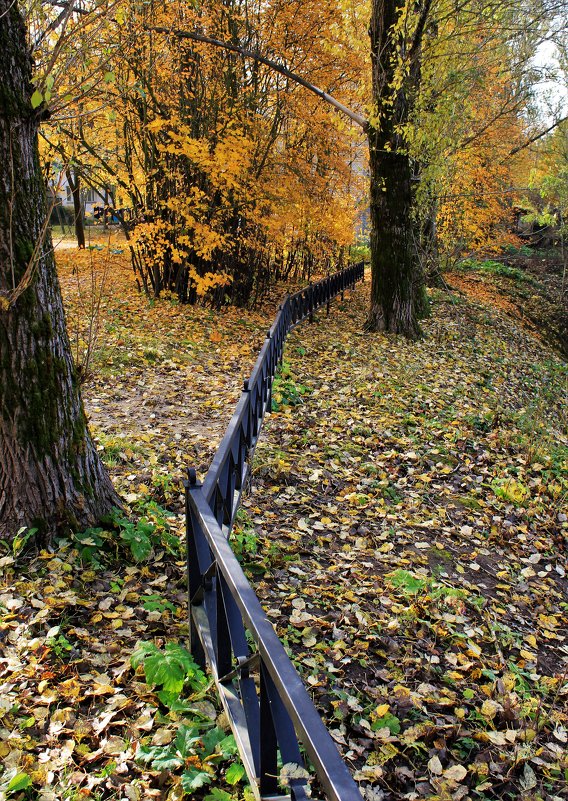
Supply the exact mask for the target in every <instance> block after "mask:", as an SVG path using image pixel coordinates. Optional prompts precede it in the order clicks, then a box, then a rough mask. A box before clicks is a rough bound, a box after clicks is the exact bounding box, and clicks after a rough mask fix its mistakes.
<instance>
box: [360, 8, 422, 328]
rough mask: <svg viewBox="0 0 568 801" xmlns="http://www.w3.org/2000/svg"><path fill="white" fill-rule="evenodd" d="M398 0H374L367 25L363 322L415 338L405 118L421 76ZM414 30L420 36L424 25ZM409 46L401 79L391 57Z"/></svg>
mask: <svg viewBox="0 0 568 801" xmlns="http://www.w3.org/2000/svg"><path fill="white" fill-rule="evenodd" d="M426 2H428V0H426ZM404 7H405V4H404V2H403V0H373V3H372V14H371V24H370V27H369V35H370V37H371V59H372V68H373V102H374V111H373V116H372V118H371V122H370V124H369V130H368V134H369V157H370V172H371V189H370V216H371V274H372V278H371V308H370V311H369V317H368V319H367V324H366V328H367V330H370V331H391V332H393V333H397V334H404V336H407V337H410V338H412V339H414V338H416V337H417V336H418V335H419V334H420V326H419V324H418V318H419V316H420V315H421V314H422V313H423V311H424V280H423V277H422V271H421V267H420V261H419V258H418V253H417V249H416V247H415V243H414V238H413V220H412V186H411V164H410V157H409V155H408V147H407V144H406V142H405V138H404V127H403V126H405V125H406V124H407V123H408V121H409V114H410V104H411V98H412V96H413V93H414V92H415V91H416V89H417V82H418V80H419V69H418V64H419V61H418V55H419V48H418V47H416V44H417V43H419V39H418V42H417V40H415V43H413V44H412V46H410V45H409V46H408V48H407V47H405V46H404V44H405V43H402V41H401V37H402V36H404V32H398V33H395V32H394V30H393V26H395V24H396V23H397V21H398V18H399V15H400V13H401V12H402V10H403V8H404ZM417 31H418V35H419V37H421V35H422V30H421V29H419V28H418V29H417ZM413 48H415V49H416V52H415V53H412V59H411V64H410V68H409V69H408V71H406V70H405V71H404V73H403V75H404V77H403V78H402V81H400V78H399V76H397V75H396V68H397V65H398V63H399V61H400V59H402V58H405V59H406V58H408V55H407V53H408V51H409V50H412V49H413ZM403 54H404V55H403ZM399 83H401V84H402V85H400V86H399Z"/></svg>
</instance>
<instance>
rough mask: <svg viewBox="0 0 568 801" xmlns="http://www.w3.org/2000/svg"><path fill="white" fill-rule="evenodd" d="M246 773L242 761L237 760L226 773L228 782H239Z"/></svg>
mask: <svg viewBox="0 0 568 801" xmlns="http://www.w3.org/2000/svg"><path fill="white" fill-rule="evenodd" d="M244 775H245V769H244V767H243V766H242V765H241V763H240V762H235V763H234V764H233V765H231V767H230V768H229V769H228V770H227V772H226V773H225V781H226V782H227V784H237V782H240V780H241V779H242V778H243V776H244Z"/></svg>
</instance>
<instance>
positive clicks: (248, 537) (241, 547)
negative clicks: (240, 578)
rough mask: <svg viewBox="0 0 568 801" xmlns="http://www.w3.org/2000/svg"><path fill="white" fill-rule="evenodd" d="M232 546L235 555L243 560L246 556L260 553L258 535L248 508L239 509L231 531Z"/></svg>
mask: <svg viewBox="0 0 568 801" xmlns="http://www.w3.org/2000/svg"><path fill="white" fill-rule="evenodd" d="M231 547H232V549H233V552H234V554H235V556H236V557H237V558H238V559H239V560H241V561H243V559H244V558H245V557H246V556H254V554H256V553H258V537H257V534H256V530H255V528H254V524H253V522H252V520H251V519H250V517H249V515H248V514H247V512H246V510H244V509H239V511H238V512H237V517H236V520H235V525H234V528H233V530H232V532H231Z"/></svg>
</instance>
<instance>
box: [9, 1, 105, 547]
mask: <svg viewBox="0 0 568 801" xmlns="http://www.w3.org/2000/svg"><path fill="white" fill-rule="evenodd" d="M31 74H32V63H31V58H30V55H29V52H28V48H27V42H26V32H25V28H24V25H23V21H22V18H21V16H20V13H19V10H18V7H17V5H16V4H15V3H14V2H12V0H0V75H2V81H1V82H0V164H2V171H1V173H0V537H3V538H7V539H8V540H11V539H13V537H14V536H15V534H16V533H17V532H18V529H19V528H20V527H22V526H27V527H36V528H37V529H38V531H39V533H40V534H42V535H44V536H49V535H50V534H52V533H54V532H55V531H57V530H61V529H62V528H64V527H67V526H72V527H85V526H88V525H91V524H93V523H94V522H96V521H97V520H99V519H100V518H101V517H102V516H103V515H105V514H107V513H108V512H109V511H110V510H111V508H112V507H113V506H114V505H118V504H119V499H118V497H117V495H116V494H115V491H114V489H113V486H112V484H111V482H110V479H109V478H108V476H107V474H106V472H105V470H104V467H103V465H102V464H101V462H100V459H99V457H98V455H97V452H96V449H95V447H94V445H93V442H92V440H91V438H90V436H89V433H88V430H87V426H86V419H85V413H84V410H83V404H82V401H81V397H80V393H79V386H78V381H77V376H76V373H75V369H74V366H73V362H72V357H71V351H70V347H69V340H68V338H67V333H66V329H65V318H64V312H63V304H62V300H61V293H60V289H59V283H58V280H57V275H56V271H55V262H54V258H53V249H52V244H51V237H50V236H49V234H48V235H47V236H45V235H44V234H45V229H46V227H45V216H46V212H47V209H46V197H45V187H44V185H43V181H42V177H41V171H40V165H39V157H38V148H37V133H38V125H39V117H40V114H41V107H40V109H37V110H35V111H34V110H32V107H31V104H30V96H31V94H32V91H33V88H32V86H31V84H30V79H31ZM42 237H43V243H42V244H41V245H40V246H39V247H38V246H37V243H38V242H39V243H41V242H42Z"/></svg>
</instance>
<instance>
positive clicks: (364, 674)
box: [0, 251, 568, 801]
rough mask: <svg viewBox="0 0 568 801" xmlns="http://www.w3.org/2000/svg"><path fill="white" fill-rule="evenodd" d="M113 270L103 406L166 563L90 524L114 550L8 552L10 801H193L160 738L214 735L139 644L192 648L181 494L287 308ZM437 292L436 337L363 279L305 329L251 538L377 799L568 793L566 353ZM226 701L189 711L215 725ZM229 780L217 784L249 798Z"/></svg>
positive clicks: (101, 439)
mask: <svg viewBox="0 0 568 801" xmlns="http://www.w3.org/2000/svg"><path fill="white" fill-rule="evenodd" d="M96 255H98V254H96ZM115 255H116V258H115V259H114V260H113V262H112V264H111V265H110V267H111V269H109V276H108V277H107V281H106V284H105V287H104V292H103V293H102V302H101V312H100V314H99V319H98V324H99V325H100V329H101V331H102V333H103V336H99V338H98V340H97V341H96V342H95V343H94V347H93V352H94V355H93V374H94V378H93V379H92V380H91V381H90V382H89V383H87V384H86V386H85V397H86V406H87V409H88V413H89V415H90V418H91V426H92V429H93V431H94V434H95V437H96V438H97V441H98V446H99V449H100V450H101V453H102V455H103V458H104V459H105V461H106V462H107V465H108V466H109V469H110V470H111V473H112V475H113V479H114V480H115V482H116V484H117V487H118V488H119V490H120V492H121V493H122V495H123V497H125V499H126V503H127V505H128V507H129V508H130V509H131V513H132V519H135V520H136V519H139V518H141V517H142V518H143V519H145V520H148V521H150V523H149V524H148V525H151V526H154V528H153V529H152V528H149V529H148V531H153V532H154V534H153V539H152V540H151V541H150V547H151V551H150V558H149V559H146V560H144V561H140V562H136V561H135V560H134V559H132V558H131V559H130V561H126V560H125V559H124V552H123V551H121V552H120V554H119V555H120V557H121V559H122V560H123V561H122V562H121V563H119V562H116V561H114V562H113V561H109V562H105V561H102V560H101V562H100V563H98V562H97V560H96V559H95V560H94V561H91V562H89V559H92V557H93V554H94V553H95V554H96V552H97V548H98V546H97V539H96V538H97V537H99V538H102V540H103V541H104V545H105V547H108V545H109V542H110V541H111V539H112V537H113V536H116V534H113V533H110V532H104V530H103V531H100V532H98V533H97V532H93V533H89V532H87V533H86V536H82V538H78V539H75V540H74V539H69V540H65V541H62V542H60V543H58V544H57V545H56V546H55V547H54V548H52V549H46V550H43V551H41V552H39V553H36V554H32V555H27V556H26V555H19V554H14V555H10V554H8V555H3V556H2V562H1V569H2V572H3V580H2V585H1V589H0V610H1V613H2V616H1V622H0V638H1V641H2V652H1V656H0V682H1V683H2V700H1V702H0V716H1V720H0V756H1V758H2V761H3V763H4V771H5V772H4V774H3V777H4V778H5V777H6V776H10V777H11V778H10V781H11V786H10V789H9V790H8V795H9V797H16V798H17V797H21V798H24V797H28V796H27V795H26V794H27V793H29V792H30V788H31V787H33V788H34V792H35V791H37V793H36V795H35V796H34V797H37V798H39V799H41V801H51V800H52V799H55V798H63V797H66V798H67V797H99V798H128V799H139V798H152V797H155V798H172V799H174V798H179V797H181V795H183V792H184V789H183V786H182V785H181V784H180V778H179V775H178V776H176V775H174V774H175V771H174V774H172V773H171V772H170V771H164V770H156V769H152V764H153V763H152V761H151V757H152V758H154V757H153V755H154V753H155V752H154V751H153V750H152V749H158V750H159V748H160V746H162V747H163V749H166V751H167V749H170V751H171V749H172V748H173V745H172V743H175V742H177V740H176V737H177V738H178V739H179V738H180V737H181V739H184V738H185V739H184V742H185V741H187V742H189V741H190V739H191V741H192V742H193V740H195V739H196V738H195V737H193V738H189V734H191V731H189V734H188V733H187V732H188V730H187V727H186V723H187V721H185V722H184V718H183V714H182V713H180V715H179V716H178V717H177V718H176V715H175V714H173V716H172V714H171V713H170V714H169V715H168V714H166V713H165V710H164V707H163V706H160V703H159V701H158V699H157V689H158V688H152V687H151V686H150V685H149V684H148V683H147V681H145V680H144V676H143V675H141V672H140V670H141V668H139V669H138V671H134V670H133V668H132V666H131V657H132V654H133V653H134V652H135V650H136V643H137V642H139V641H143V642H145V643H147V644H150V643H151V644H153V647H158V648H160V647H161V646H163V645H164V644H165V643H171V642H176V641H178V642H181V643H183V642H184V639H185V637H186V636H187V622H186V611H185V609H186V595H185V578H184V562H183V559H182V558H181V555H180V552H179V551H176V547H177V546H175V544H172V543H173V542H174V540H177V541H178V542H179V541H180V540H181V539H182V537H183V519H182V516H181V506H180V486H179V480H180V478H181V477H182V476H183V472H184V470H185V468H186V467H187V466H189V465H195V466H197V467H198V469H199V471H201V472H202V473H203V472H204V471H205V470H206V468H207V466H208V464H209V462H210V459H211V456H212V453H213V450H214V448H215V446H216V444H217V442H218V441H219V440H220V438H221V436H222V434H223V431H224V427H225V425H226V423H227V422H228V420H229V418H230V415H231V413H232V409H233V404H234V401H235V400H236V398H237V397H238V393H239V390H240V383H241V380H242V378H243V377H244V376H246V375H247V374H248V372H249V371H250V366H251V365H252V363H253V361H254V358H255V357H256V352H257V350H258V347H259V346H260V344H261V342H262V338H263V334H264V331H265V329H266V321H267V319H269V318H270V317H271V315H272V311H271V309H270V308H268V307H266V308H264V309H263V311H262V313H250V312H246V311H242V310H231V311H228V312H226V313H223V314H217V313H213V312H211V311H210V310H207V309H203V308H200V309H187V308H181V307H179V306H178V305H177V304H176V303H175V302H173V301H172V300H171V299H168V298H165V299H161V300H159V301H156V302H154V303H148V301H147V300H146V299H144V298H143V297H142V296H140V295H138V294H137V292H136V291H135V289H134V287H133V282H132V279H131V276H130V273H129V270H128V268H127V266H126V264H125V260H124V258H121V257H120V254H115ZM106 258H109V257H108V256H107V257H106ZM77 259H79V260H80V259H84V260H85V261H84V263H83V269H84V273H85V272H86V273H88V271H89V269H90V261H88V260H89V259H90V256H89V255H88V254H87V255H85V256H83V255H82V254H74V253H73V254H72V253H70V252H69V251H67V252H66V254H65V257H63V258H62V257H61V256H60V259H59V261H60V273H61V280H62V284H63V289H64V293H65V297H66V303H67V310H68V317H69V321H70V323H69V325H70V330H71V336H72V337H73V335H74V332H78V331H80V334H79V335H78V339H77V341H78V342H81V343H82V346H83V347H84V345H85V337H84V336H83V332H84V331H85V330H87V329H88V327H89V314H88V307H87V305H86V304H85V302H84V297H83V296H82V295H81V293H80V292H79V291H78V289H77V285H78V279H77V271H78V272H79V275H80V277H81V270H80V269H78V267H80V266H81V265H80V264H79V265H78V262H77ZM105 264H106V263H105ZM104 269H106V266H105V265H103V266H101V263H100V262H99V263H97V265H96V269H95V270H94V271H93V275H94V276H95V278H97V277H98V279H99V280H100V276H101V271H102V270H104ZM74 270H75V272H73V271H74ZM91 278H92V276H91ZM85 280H90V278H89V275H87V276H86V277H85ZM86 295H87V292H86V290H85V296H86ZM481 300H483V299H481ZM433 301H434V302H433V316H432V318H431V319H430V320H428V321H426V323H425V330H426V334H427V338H426V339H424V340H423V341H421V342H419V343H412V344H409V343H406V342H403V341H401V340H398V339H395V338H392V337H385V336H376V337H369V336H367V335H363V334H362V333H361V331H362V326H363V322H364V315H365V310H366V304H367V298H366V288H361V287H359V288H358V289H357V290H356V292H355V293H353V294H350V297H349V300H348V301H347V302H346V303H345V304H340V313H339V314H333V315H331V316H330V317H329V318H325V316H324V315H323V314H322V315H321V316H320V321H316V324H315V325H307V324H306V325H304V326H302V327H300V328H299V329H297V330H296V331H295V332H294V334H293V335H292V336H291V338H290V339H289V342H288V345H287V348H286V355H285V363H284V365H283V368H282V370H281V373H280V375H279V377H278V379H277V381H276V382H275V387H274V409H275V413H274V414H273V415H271V416H270V417H269V418H268V420H267V423H266V429H265V432H264V434H263V437H262V439H261V441H260V443H259V446H258V448H257V453H256V456H255V462H254V465H253V483H252V486H251V488H250V491H249V494H248V496H247V497H246V498H245V501H244V504H243V508H242V511H241V513H240V514H239V517H238V521H237V527H236V530H235V533H234V537H233V541H234V547H235V550H236V551H237V553H239V555H240V557H241V559H242V560H243V562H244V563H245V566H246V568H247V570H248V571H249V574H250V576H251V580H252V581H253V583H254V585H255V588H256V590H257V593H258V594H259V597H260V598H261V601H262V603H263V605H264V607H265V609H266V610H267V615H268V617H269V619H270V620H271V621H272V622H273V624H274V625H275V627H276V629H277V631H278V633H279V634H280V636H281V637H282V639H283V641H284V643H285V645H286V647H287V648H288V650H289V652H290V654H291V655H292V657H293V659H294V661H295V663H296V664H297V666H298V668H299V670H300V672H301V673H302V675H303V678H304V680H305V682H306V684H307V686H308V687H309V688H310V689H311V691H312V693H313V697H314V700H315V701H316V704H317V705H318V707H319V708H320V710H321V712H322V714H323V716H324V719H325V720H326V722H327V724H328V726H329V727H330V730H331V733H332V736H333V737H334V739H335V740H336V742H337V744H338V747H339V748H340V750H341V751H342V753H343V755H344V757H345V758H346V760H347V761H348V763H349V764H350V765H351V767H352V769H353V771H354V775H355V778H356V779H357V780H358V781H359V782H360V783H361V787H362V788H363V792H364V794H365V797H366V798H368V799H419V798H430V799H450V798H451V799H456V801H459V799H487V800H488V801H489V799H501V798H503V799H506V798H507V799H508V798H520V797H522V798H527V799H540V798H544V799H551V801H552V800H554V801H556V799H558V798H564V797H566V786H567V784H566V776H567V774H566V771H567V770H568V763H567V757H566V743H567V741H568V734H567V729H568V713H567V708H568V704H567V698H568V688H567V681H566V664H567V661H568V632H567V628H566V611H567V603H566V601H567V596H566V589H567V584H566V540H567V537H568V523H567V518H566V507H567V504H566V497H567V491H568V463H567V458H568V440H567V433H566V390H567V384H566V379H567V370H566V365H565V364H564V363H562V362H561V361H560V360H559V359H557V358H556V357H555V356H554V355H553V354H552V353H551V352H550V351H547V350H546V349H545V348H544V347H543V346H542V345H540V344H539V343H538V342H537V341H535V340H534V339H533V338H532V337H531V336H530V335H529V334H528V333H526V332H524V331H521V330H519V328H518V327H517V326H516V325H515V323H514V322H513V321H512V320H510V319H509V318H508V317H507V316H506V314H504V313H502V310H495V309H492V308H490V307H488V306H487V305H485V304H484V303H483V302H476V301H475V299H473V300H467V301H466V300H464V299H460V298H457V299H456V298H455V297H453V296H450V295H449V294H448V293H443V292H439V291H437V292H436V294H435V296H434V297H433ZM91 316H92V315H91ZM90 324H91V326H92V320H91V323H90ZM81 326H82V328H81ZM152 415H154V416H152ZM161 506H167V507H168V509H170V510H171V516H170V517H167V518H166V516H165V512H163V513H162V512H160V511H159V510H160V508H161ZM164 518H166V519H164ZM125 525H126V524H123V528H122V529H120V531H121V532H122V533H121V536H122V534H124V533H125V532H126V533H128V529H126V528H125V527H124V526H125ZM156 532H158V537H156ZM165 532H167V533H168V536H166V533H165ZM23 536H24V535H22V537H23ZM125 536H126V534H125ZM148 536H149V537H150V535H148ZM172 538H173V539H172ZM116 547H117V548H118V546H116ZM85 549H86V550H85ZM16 560H17V562H16ZM147 647H148V648H150V650H151V647H150V646H149V645H148V646H147ZM152 654H154V652H153V651H152ZM157 664H158V667H157V668H156V673H155V674H154V676H156V675H160V674H159V663H157ZM176 686H177V685H176ZM213 700H214V699H213V698H212V697H211V696H210V695H204V696H203V697H202V698H201V700H195V702H194V706H195V705H197V704H200V705H201V706H200V709H201V712H203V713H204V714H205V715H206V716H207V715H208V716H209V718H210V720H211V725H213V724H214V723H215V722H218V723H219V725H220V726H221V728H222V727H223V726H224V725H226V722H225V721H223V719H222V716H220V715H219V712H218V710H217V709H216V708H215V706H214V704H213V703H212V701H213ZM180 727H182V728H181V734H180ZM184 727H185V728H184ZM220 736H221V735H219V737H220ZM217 739H219V738H217ZM223 747H225V746H223ZM140 748H143V749H145V752H144V753H145V754H146V762H144V760H142V761H141V760H140V759H137V755H139V749H140ZM217 748H219V746H217ZM166 751H165V752H164V753H166ZM170 751H167V754H169V753H170ZM172 753H173V752H172ZM167 754H166V755H167ZM192 754H193V752H192ZM195 754H198V752H195ZM172 759H173V761H174V762H175V760H176V759H177V760H178V761H179V756H178V755H175V756H174V757H172ZM184 759H185V760H186V762H187V764H189V763H190V762H191V760H193V762H192V763H191V764H192V765H194V764H197V762H196V760H197V761H199V756H198V755H191V756H189V755H188V756H186V757H184ZM172 764H173V762H172ZM193 769H194V768H192V770H193ZM229 770H231V769H229ZM229 770H225V771H224V772H223V776H225V777H227V776H229V778H230V776H231V774H229ZM195 776H197V779H195ZM195 776H194V774H191V776H190V779H189V780H188V781H189V782H190V784H191V782H194V781H198V779H199V774H195ZM236 776H238V777H239V778H240V771H239V770H238V769H237V770H236ZM239 778H236V780H235V784H236V783H237V782H238V781H239ZM227 781H228V779H225V783H224V785H223V786H224V787H226V788H227V790H221V789H215V792H216V793H218V795H215V796H211V797H216V798H223V799H230V798H238V797H242V790H238V789H235V787H234V786H232V784H227ZM186 783H187V782H186ZM190 784H187V786H190ZM191 786H192V787H194V784H191ZM208 789H209V788H207V787H205V788H203V789H199V788H198V789H192V790H191V791H190V794H191V797H193V798H195V799H198V798H201V797H204V796H206V794H207V792H208ZM188 792H189V791H188ZM4 793H5V794H6V789H5V788H4ZM223 793H225V795H223ZM73 794H74V795H73Z"/></svg>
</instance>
